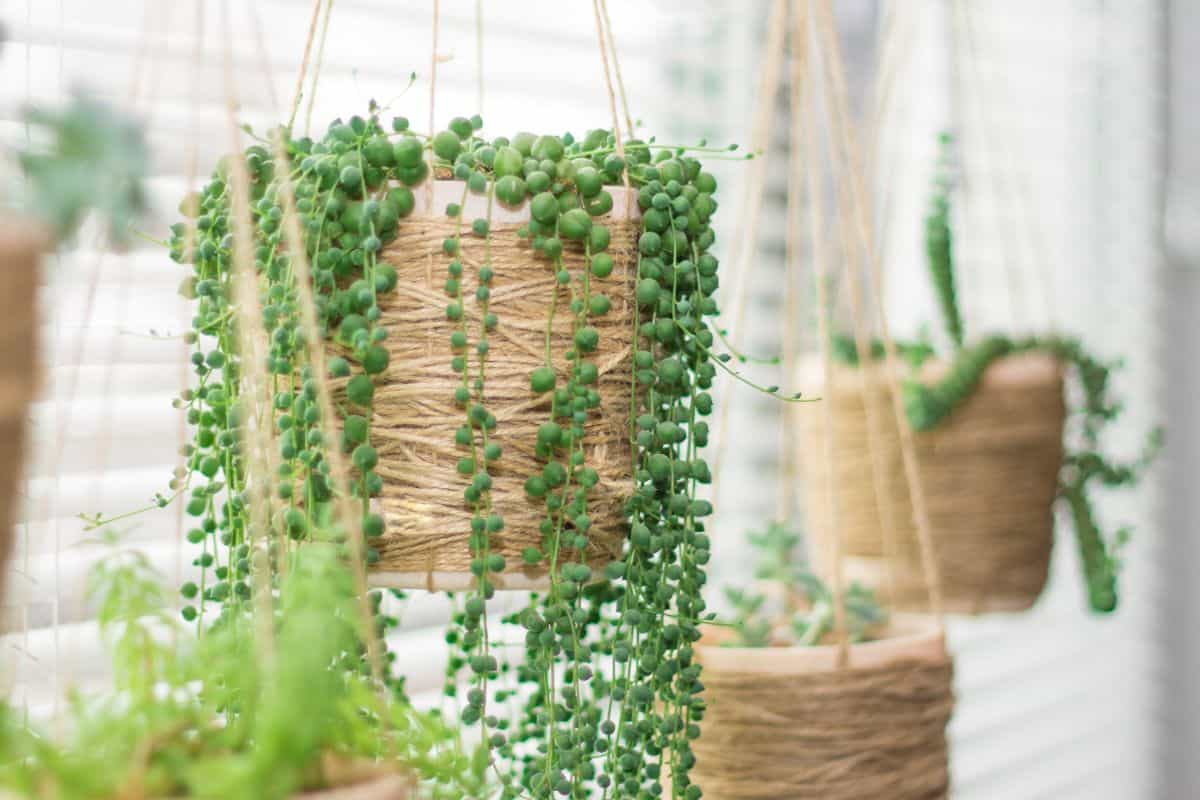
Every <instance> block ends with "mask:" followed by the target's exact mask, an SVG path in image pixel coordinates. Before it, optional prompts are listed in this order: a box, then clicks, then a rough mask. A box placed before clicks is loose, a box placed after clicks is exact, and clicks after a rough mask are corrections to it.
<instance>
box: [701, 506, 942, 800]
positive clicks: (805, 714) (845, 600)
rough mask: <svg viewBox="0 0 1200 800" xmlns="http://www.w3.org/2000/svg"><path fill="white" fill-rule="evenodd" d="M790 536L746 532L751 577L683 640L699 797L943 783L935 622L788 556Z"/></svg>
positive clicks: (922, 799)
mask: <svg viewBox="0 0 1200 800" xmlns="http://www.w3.org/2000/svg"><path fill="white" fill-rule="evenodd" d="M799 538H800V537H799V536H798V535H797V534H796V533H794V532H792V531H791V530H789V529H788V528H786V527H785V526H783V525H781V524H778V523H772V524H771V525H770V526H769V527H768V528H767V531H766V532H765V533H764V534H761V535H754V534H751V536H750V542H751V544H752V545H753V546H754V547H755V548H756V550H757V551H758V555H759V562H758V568H757V570H756V572H755V581H754V584H753V585H752V586H750V587H746V588H730V589H727V590H726V592H727V595H728V599H729V601H730V603H731V605H732V606H733V610H734V620H733V622H732V623H730V624H727V625H725V626H722V627H719V628H716V629H715V630H714V632H711V633H709V634H708V635H707V636H706V638H705V639H704V640H702V641H701V642H700V644H699V645H698V646H697V648H696V658H697V661H698V662H699V663H700V664H701V665H702V666H703V669H704V684H705V687H706V691H705V703H706V711H705V715H704V719H703V721H702V723H701V724H700V737H699V739H698V740H697V742H696V756H697V768H696V776H695V777H696V781H697V783H698V784H699V786H700V788H701V789H702V790H703V792H704V797H706V798H712V799H713V800H732V799H733V798H737V799H738V800H750V799H751V798H763V800H766V799H767V798H778V797H788V798H797V799H799V798H813V799H814V800H816V799H817V798H820V800H840V798H846V800H851V798H853V800H874V799H875V798H878V800H884V799H885V798H886V799H887V800H905V799H911V800H918V799H919V800H927V798H935V797H946V796H948V795H947V793H948V790H949V774H948V764H947V748H946V737H945V727H946V724H947V722H948V721H949V719H950V715H951V713H952V711H953V706H954V697H953V691H952V686H951V683H952V671H953V669H952V663H951V660H950V657H949V656H948V655H947V654H946V650H945V643H944V641H943V637H942V632H941V629H940V626H938V625H936V624H935V623H934V622H932V621H930V620H928V619H926V618H923V617H919V616H903V615H900V616H894V617H889V615H888V614H887V613H885V611H884V610H883V609H882V608H881V607H880V606H879V604H878V603H877V602H876V600H875V597H874V593H873V592H872V591H870V590H869V589H865V588H863V587H861V586H859V585H857V584H854V585H851V586H850V587H849V588H848V589H847V590H846V592H845V593H844V595H840V594H838V593H835V592H833V591H831V590H830V589H829V588H827V586H826V585H825V584H824V583H823V582H822V581H821V580H820V579H819V578H817V577H816V576H815V575H814V574H813V573H811V572H810V571H809V570H808V569H807V567H805V566H804V565H802V564H797V563H795V561H794V559H793V553H794V551H795V549H796V547H797V544H798V543H799Z"/></svg>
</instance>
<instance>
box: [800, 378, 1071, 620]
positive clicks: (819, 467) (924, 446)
mask: <svg viewBox="0 0 1200 800" xmlns="http://www.w3.org/2000/svg"><path fill="white" fill-rule="evenodd" d="M941 369H942V367H941V366H940V365H937V364H930V365H927V368H926V370H925V371H923V373H922V379H923V380H931V379H935V378H936V377H937V375H938V373H939V370H941ZM885 386H886V376H885V372H884V368H883V367H882V366H879V365H872V366H870V367H868V368H865V369H860V368H858V367H839V368H838V369H837V370H836V372H835V373H834V377H833V386H832V388H827V389H826V390H825V391H824V393H823V402H825V403H829V404H831V405H832V409H831V410H832V414H833V421H834V425H835V442H836V446H837V448H838V474H837V475H836V476H834V481H833V483H834V493H835V502H836V503H837V518H838V522H839V525H840V529H841V536H842V543H843V552H844V553H845V554H846V561H845V564H846V575H847V577H850V578H856V579H859V580H862V581H864V582H866V583H868V584H869V585H873V586H877V587H879V588H881V589H883V590H885V591H886V590H888V589H891V590H892V591H893V592H894V595H893V596H891V597H890V600H891V601H892V604H893V607H896V608H902V609H915V610H924V609H926V608H928V593H927V592H928V590H927V588H926V586H927V583H926V580H925V578H924V576H923V574H922V571H921V562H920V554H919V550H918V544H917V532H916V528H915V526H914V524H913V515H912V504H911V501H910V496H909V491H908V486H907V483H906V482H905V479H904V472H903V468H902V463H901V459H902V455H901V450H900V437H899V434H898V430H897V428H896V422H895V417H894V415H893V412H892V406H891V401H890V399H889V398H888V397H887V395H886V394H885ZM864 387H866V388H867V390H868V391H870V392H873V393H875V398H876V399H875V401H874V402H875V408H876V409H878V412H879V418H880V428H881V430H882V436H880V438H879V440H878V441H877V442H876V448H877V450H876V452H877V453H878V455H879V457H880V458H881V460H882V463H883V465H884V469H885V471H886V474H887V475H888V477H889V480H888V481H887V484H888V485H887V486H885V487H882V488H881V490H880V491H882V492H883V493H884V499H885V502H887V503H888V504H889V505H890V507H891V516H892V519H893V520H894V526H895V539H894V541H895V550H894V555H895V558H894V559H893V560H892V561H891V562H890V564H888V563H886V562H885V557H886V556H887V555H888V552H889V551H888V549H887V547H886V543H885V542H884V528H883V524H882V523H881V520H880V515H879V513H878V507H877V505H876V488H875V484H874V481H873V476H872V471H871V452H870V449H869V442H870V437H869V435H868V425H867V416H866V410H865V396H864V393H863V391H864ZM806 411H807V410H803V411H801V412H800V413H801V419H802V421H801V424H800V426H799V428H800V436H801V437H802V441H801V446H800V448H799V449H800V451H801V454H802V456H801V458H802V460H803V461H802V463H803V469H804V475H805V487H806V499H807V504H806V505H807V508H808V511H809V515H808V516H809V528H808V530H809V532H810V536H811V537H812V540H813V543H814V545H815V552H814V558H815V559H816V561H817V562H818V563H820V564H822V569H823V570H824V568H825V565H824V562H826V561H827V559H828V555H827V554H828V550H829V548H828V546H827V545H828V542H827V538H828V534H827V531H825V530H824V529H823V526H822V525H821V520H823V519H825V518H826V517H825V515H824V510H823V506H824V495H823V486H824V472H825V470H826V469H828V465H827V464H826V463H824V460H823V459H822V458H820V455H819V454H821V453H822V452H823V444H822V443H823V439H824V436H825V435H826V434H825V424H824V419H823V416H822V415H821V414H820V413H817V411H812V412H809V413H806ZM1065 414H1066V409H1065V405H1064V401H1063V376H1062V371H1061V369H1060V367H1059V365H1058V363H1057V362H1055V361H1054V360H1053V359H1051V358H1050V357H1048V356H1043V355H1040V354H1028V355H1020V356H1013V357H1010V358H1005V359H1001V360H999V361H997V362H996V363H995V364H993V365H992V366H991V367H989V368H988V370H987V372H986V373H985V374H984V377H983V379H982V380H981V382H980V384H979V386H978V387H977V388H976V390H975V391H974V392H973V393H972V394H971V396H970V397H969V398H968V399H967V400H966V401H965V402H964V403H963V404H962V405H961V406H960V407H959V408H957V409H955V411H954V412H953V413H952V414H951V415H950V416H949V418H947V419H946V420H945V421H944V422H942V423H941V424H940V425H938V426H937V427H936V428H935V429H933V430H931V431H926V432H917V433H916V434H915V439H916V446H917V457H918V460H919V462H920V469H921V478H922V482H923V485H924V488H925V496H926V501H927V504H928V508H929V517H930V522H931V527H932V533H933V543H934V550H935V555H936V560H937V565H938V569H939V572H940V574H941V579H942V585H943V591H944V597H945V610H946V611H950V612H958V613H980V612H987V611H1017V610H1024V609H1026V608H1028V607H1029V606H1031V605H1032V604H1033V603H1034V602H1035V601H1036V600H1037V598H1038V596H1039V595H1040V594H1041V591H1042V588H1043V586H1044V585H1045V583H1046V575H1047V571H1048V569H1049V564H1050V553H1051V548H1052V544H1053V523H1054V520H1053V514H1052V508H1051V507H1052V505H1053V502H1054V500H1055V497H1056V496H1057V491H1058V473H1059V468H1060V467H1061V465H1062V458H1063V446H1062V437H1063V424H1064V419H1065ZM889 573H890V574H889ZM886 599H889V597H888V595H886V594H885V600H886Z"/></svg>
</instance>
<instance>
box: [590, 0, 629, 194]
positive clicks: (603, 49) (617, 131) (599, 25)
mask: <svg viewBox="0 0 1200 800" xmlns="http://www.w3.org/2000/svg"><path fill="white" fill-rule="evenodd" d="M600 3H601V0H592V13H593V15H594V16H595V17H596V39H597V42H598V43H599V45H600V66H601V67H602V68H603V70H604V88H605V90H606V91H607V93H608V110H609V113H610V114H611V115H612V124H613V139H614V143H615V145H616V148H617V155H619V156H620V157H621V160H622V161H624V160H625V143H624V141H623V140H622V138H621V120H620V118H618V117H617V96H616V93H615V92H614V91H613V79H612V72H611V68H610V67H609V64H608V45H607V44H605V31H604V21H603V18H602V17H603V15H602V14H601V11H600ZM613 54H614V58H615V55H616V50H615V49H614V50H613ZM622 92H624V89H622ZM622 97H624V95H622ZM626 133H627V134H629V135H632V134H633V129H632V128H630V129H629V130H628V131H626ZM621 177H622V179H623V180H624V182H625V188H626V189H628V188H629V170H628V169H626V170H623V171H622V172H621Z"/></svg>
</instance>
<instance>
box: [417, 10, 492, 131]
mask: <svg viewBox="0 0 1200 800" xmlns="http://www.w3.org/2000/svg"><path fill="white" fill-rule="evenodd" d="M475 109H476V111H478V112H479V114H480V115H481V116H482V114H483V0H475ZM430 133H433V131H432V130H430Z"/></svg>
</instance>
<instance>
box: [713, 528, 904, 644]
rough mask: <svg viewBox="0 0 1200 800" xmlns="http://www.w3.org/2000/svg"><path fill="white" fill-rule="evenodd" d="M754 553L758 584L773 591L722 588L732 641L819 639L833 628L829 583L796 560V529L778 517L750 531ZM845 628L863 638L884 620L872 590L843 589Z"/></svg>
mask: <svg viewBox="0 0 1200 800" xmlns="http://www.w3.org/2000/svg"><path fill="white" fill-rule="evenodd" d="M748 538H749V541H750V544H751V546H752V547H753V548H754V549H755V551H757V553H758V559H759V560H758V566H757V568H756V569H755V573H754V577H755V580H756V585H760V586H761V585H767V586H770V587H771V589H773V591H771V592H770V593H767V592H757V591H754V590H752V589H743V588H736V587H730V588H726V590H725V596H726V599H728V600H729V602H730V604H731V605H732V606H733V609H734V619H733V630H734V634H735V635H734V637H733V638H732V639H731V640H730V641H729V642H728V643H727V644H728V646H730V647H769V646H772V645H784V646H787V645H792V646H801V647H810V646H813V645H817V644H821V643H822V642H823V641H824V639H825V638H826V637H827V636H828V635H829V634H831V633H833V632H834V625H835V620H836V608H835V606H834V598H833V594H832V592H830V590H829V588H828V587H827V586H826V585H825V584H824V582H823V581H821V579H820V578H818V577H817V576H816V575H815V574H813V573H812V572H811V571H810V570H809V569H808V568H807V567H806V566H805V565H803V564H800V563H796V561H795V558H794V551H795V549H796V546H797V545H798V544H799V542H800V535H799V534H798V533H796V532H795V531H793V530H791V529H789V528H788V527H786V526H785V525H782V524H780V523H778V522H772V523H770V524H769V525H768V526H767V530H766V531H765V532H764V533H761V534H757V533H751V534H750V535H749V537H748ZM844 602H845V610H846V616H845V620H846V632H847V635H848V638H849V640H850V641H851V642H861V641H865V640H867V639H869V638H870V637H871V635H872V634H873V633H874V632H875V631H876V630H877V629H878V628H879V626H881V625H883V624H884V623H886V622H887V614H886V612H885V611H884V610H883V609H882V608H881V607H880V606H879V604H878V602H877V601H876V599H875V595H874V593H873V592H872V591H871V590H870V589H866V588H864V587H862V586H860V585H859V584H857V583H853V584H851V585H850V587H849V588H848V589H847V590H846V595H845V598H844Z"/></svg>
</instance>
